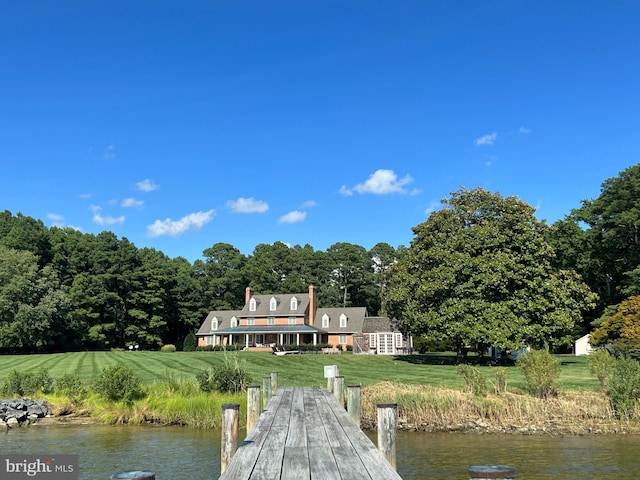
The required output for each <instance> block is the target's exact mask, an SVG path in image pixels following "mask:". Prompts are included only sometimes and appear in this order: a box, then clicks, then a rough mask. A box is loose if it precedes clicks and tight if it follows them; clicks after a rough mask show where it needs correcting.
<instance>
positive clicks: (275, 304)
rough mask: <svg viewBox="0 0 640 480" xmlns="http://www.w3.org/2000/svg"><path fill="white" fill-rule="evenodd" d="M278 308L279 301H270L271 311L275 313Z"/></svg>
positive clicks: (274, 298)
mask: <svg viewBox="0 0 640 480" xmlns="http://www.w3.org/2000/svg"><path fill="white" fill-rule="evenodd" d="M276 308H278V301H277V300H276V297H271V300H269V310H271V311H272V312H273V311H274V310H275V309H276Z"/></svg>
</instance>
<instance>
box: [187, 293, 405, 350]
mask: <svg viewBox="0 0 640 480" xmlns="http://www.w3.org/2000/svg"><path fill="white" fill-rule="evenodd" d="M196 337H197V338H198V346H206V345H234V344H242V345H244V347H245V348H246V349H249V350H252V349H255V350H259V349H267V348H270V347H271V346H275V345H318V344H330V345H332V346H335V347H338V348H343V347H346V346H347V345H350V346H352V347H353V351H354V353H379V354H401V353H408V352H410V350H411V337H410V336H405V335H403V334H402V332H400V331H399V329H397V327H395V328H394V326H393V322H391V321H390V320H389V319H388V318H386V317H369V315H368V313H367V309H366V308H365V307H345V308H319V307H318V304H317V290H316V287H314V286H313V285H311V286H310V287H309V291H308V293H290V294H267V295H255V294H254V293H253V289H252V288H251V287H247V289H246V293H245V305H244V307H243V308H242V310H214V311H211V312H209V314H208V315H207V317H206V318H205V320H204V322H202V325H201V326H200V329H199V330H198V333H196Z"/></svg>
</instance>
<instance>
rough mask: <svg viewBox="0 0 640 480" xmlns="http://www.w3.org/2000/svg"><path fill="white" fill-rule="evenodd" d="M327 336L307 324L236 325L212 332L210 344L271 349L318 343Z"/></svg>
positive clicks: (259, 349) (325, 339)
mask: <svg viewBox="0 0 640 480" xmlns="http://www.w3.org/2000/svg"><path fill="white" fill-rule="evenodd" d="M327 338H328V334H327V332H326V331H324V330H321V329H319V328H315V327H311V326H309V325H285V326H275V325H270V326H238V327H232V328H224V329H221V330H218V331H216V332H213V340H212V344H213V345H237V344H242V345H244V347H245V348H247V349H248V350H255V351H261V350H262V349H264V350H265V351H271V347H273V346H275V345H296V346H297V345H318V344H320V343H323V342H326V341H327Z"/></svg>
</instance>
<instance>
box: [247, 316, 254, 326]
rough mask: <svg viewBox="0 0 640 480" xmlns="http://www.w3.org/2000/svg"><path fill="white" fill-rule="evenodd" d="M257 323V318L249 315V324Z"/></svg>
mask: <svg viewBox="0 0 640 480" xmlns="http://www.w3.org/2000/svg"><path fill="white" fill-rule="evenodd" d="M255 324H256V319H255V318H253V317H248V318H247V325H255Z"/></svg>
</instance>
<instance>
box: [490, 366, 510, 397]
mask: <svg viewBox="0 0 640 480" xmlns="http://www.w3.org/2000/svg"><path fill="white" fill-rule="evenodd" d="M491 371H492V372H493V376H494V379H495V383H494V384H493V388H494V390H495V392H496V395H500V394H501V393H505V392H506V391H507V375H508V372H509V370H508V369H507V368H506V367H492V368H491Z"/></svg>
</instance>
